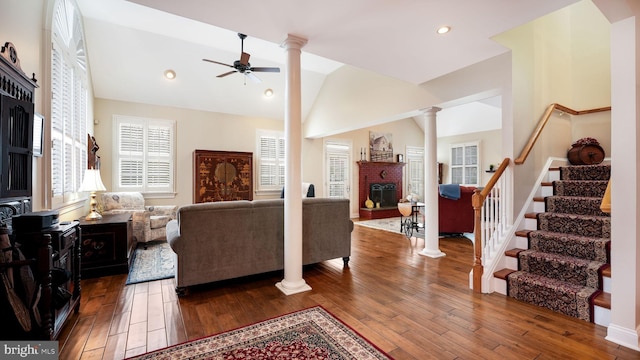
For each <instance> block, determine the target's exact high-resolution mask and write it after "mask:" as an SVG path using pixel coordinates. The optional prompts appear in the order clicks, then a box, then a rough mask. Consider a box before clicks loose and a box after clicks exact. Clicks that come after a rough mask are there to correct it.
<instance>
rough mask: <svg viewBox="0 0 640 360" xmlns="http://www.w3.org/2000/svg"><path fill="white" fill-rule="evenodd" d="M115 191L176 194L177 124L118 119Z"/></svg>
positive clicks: (116, 116) (163, 121) (115, 153)
mask: <svg viewBox="0 0 640 360" xmlns="http://www.w3.org/2000/svg"><path fill="white" fill-rule="evenodd" d="M113 119H114V120H113V124H114V134H116V146H115V148H114V163H115V164H117V171H115V172H114V175H113V176H114V179H113V184H114V189H116V190H120V191H140V192H142V193H145V194H156V195H159V194H166V195H170V194H173V193H174V164H175V160H174V159H175V146H174V142H175V121H173V120H162V119H147V118H139V117H132V116H123V115H115V116H114V118H113Z"/></svg>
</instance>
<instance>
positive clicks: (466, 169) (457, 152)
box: [450, 142, 480, 186]
mask: <svg viewBox="0 0 640 360" xmlns="http://www.w3.org/2000/svg"><path fill="white" fill-rule="evenodd" d="M478 144H479V143H478V142H474V143H466V144H456V145H451V161H450V164H451V165H450V166H451V183H452V184H461V185H476V186H477V185H478V179H479V178H480V174H479V171H480V170H479V169H480V167H479V166H478V159H479V158H480V154H479V150H478V149H479V145H478Z"/></svg>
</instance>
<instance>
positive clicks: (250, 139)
mask: <svg viewBox="0 0 640 360" xmlns="http://www.w3.org/2000/svg"><path fill="white" fill-rule="evenodd" d="M113 115H130V116H140V117H146V118H155V119H170V120H176V122H177V128H176V134H177V137H176V149H177V166H176V191H177V194H176V197H175V199H149V200H148V201H147V202H148V203H149V204H150V205H160V204H176V205H184V204H191V203H193V174H194V172H193V171H194V170H193V151H194V150H220V151H244V152H255V150H256V129H266V130H278V131H284V123H283V122H282V121H278V120H270V119H261V118H249V117H243V116H236V115H230V114H221V113H211V112H205V111H198V110H189V109H180V108H173V107H166V106H154V105H145V104H136V103H129V102H123V101H113V100H105V99H96V101H95V119H96V120H97V121H98V124H97V125H95V137H96V140H97V142H98V145H100V150H99V151H98V154H99V155H100V162H101V175H102V181H103V182H104V184H105V186H106V188H107V190H110V189H112V178H113V173H112V169H114V168H115V167H114V166H113V163H112V151H113V146H112V145H113V143H114V139H113ZM254 159H255V156H254ZM254 181H255V179H254ZM254 189H255V184H254ZM274 196H275V197H279V196H280V193H279V192H278V193H277V194H267V195H263V196H257V195H254V199H258V198H262V197H274Z"/></svg>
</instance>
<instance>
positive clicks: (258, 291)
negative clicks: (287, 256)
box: [59, 226, 640, 359]
mask: <svg viewBox="0 0 640 360" xmlns="http://www.w3.org/2000/svg"><path fill="white" fill-rule="evenodd" d="M423 248H424V240H422V239H415V238H414V239H411V240H409V239H407V238H406V237H404V236H403V235H401V234H392V233H389V232H385V231H382V230H374V229H370V228H366V227H362V226H355V227H354V230H353V233H352V254H351V262H350V265H349V267H348V268H343V267H342V260H341V259H336V260H331V261H326V262H323V263H320V264H317V265H313V266H310V267H307V268H305V271H304V275H303V276H304V279H305V281H306V282H307V284H309V285H310V286H311V288H312V290H311V291H307V292H304V293H300V294H295V295H290V296H287V295H284V294H283V293H281V292H280V290H278V289H277V288H276V287H275V283H276V282H278V281H280V280H282V278H283V273H282V272H276V273H269V274H263V275H258V276H252V277H249V278H243V279H236V280H233V281H224V282H220V283H216V284H212V285H208V286H203V287H200V288H194V289H192V291H191V294H190V295H188V296H186V297H182V298H178V297H176V295H175V293H174V286H175V285H174V281H173V279H170V280H159V281H153V282H149V283H143V284H136V285H129V286H125V285H124V284H125V281H126V275H117V276H107V277H102V278H97V279H87V280H83V281H82V303H81V307H80V313H79V314H78V315H75V317H74V318H73V319H72V321H71V322H70V324H69V325H67V326H66V327H65V328H64V330H63V333H62V334H61V336H60V338H59V340H60V347H61V354H60V359H123V358H125V357H128V356H133V355H136V354H141V353H145V352H148V351H151V350H155V349H159V348H162V347H166V346H169V345H173V344H177V343H180V342H184V341H186V340H190V339H196V338H200V337H203V336H207V335H211V334H215V333H218V332H222V331H225V330H230V329H234V328H237V327H240V326H244V325H248V324H252V323H255V322H258V321H261V320H264V319H267V318H271V317H275V316H278V315H281V314H285V313H289V312H292V311H296V310H300V309H303V308H307V307H310V306H315V305H321V306H323V307H324V308H325V309H327V310H328V311H329V312H331V313H333V314H334V315H335V316H336V317H338V318H339V319H341V320H342V321H344V322H345V323H347V324H348V325H349V326H351V327H352V328H354V329H355V330H356V331H358V332H359V333H360V334H362V335H363V336H364V337H366V338H367V339H369V340H370V341H372V342H373V343H374V344H376V345H377V346H378V347H379V348H381V349H382V350H383V351H385V352H387V353H388V354H389V355H390V356H392V357H394V358H396V359H432V358H433V359H639V358H640V353H639V352H636V351H633V350H630V349H628V348H625V347H622V346H619V345H616V344H614V343H612V342H609V341H607V340H605V339H604V338H605V336H606V328H605V327H602V326H598V325H594V324H591V323H587V322H584V321H581V320H577V319H574V318H570V317H567V316H564V315H560V314H556V313H554V312H552V311H550V310H546V309H542V308H538V307H536V306H532V305H528V304H525V303H522V302H519V301H517V300H513V299H510V298H508V297H505V296H503V295H500V294H497V293H494V294H475V293H473V291H472V290H470V289H469V271H470V269H471V264H472V260H473V255H472V254H473V253H472V244H471V242H470V241H469V240H467V239H464V238H445V239H441V240H440V249H441V250H442V251H443V252H444V253H446V256H445V257H442V258H438V259H431V258H428V257H424V256H421V255H419V252H420V250H422V249H423Z"/></svg>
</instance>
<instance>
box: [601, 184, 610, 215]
mask: <svg viewBox="0 0 640 360" xmlns="http://www.w3.org/2000/svg"><path fill="white" fill-rule="evenodd" d="M600 211H602V212H605V213H611V179H609V182H608V183H607V190H605V191H604V196H603V197H602V202H600Z"/></svg>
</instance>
